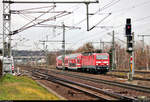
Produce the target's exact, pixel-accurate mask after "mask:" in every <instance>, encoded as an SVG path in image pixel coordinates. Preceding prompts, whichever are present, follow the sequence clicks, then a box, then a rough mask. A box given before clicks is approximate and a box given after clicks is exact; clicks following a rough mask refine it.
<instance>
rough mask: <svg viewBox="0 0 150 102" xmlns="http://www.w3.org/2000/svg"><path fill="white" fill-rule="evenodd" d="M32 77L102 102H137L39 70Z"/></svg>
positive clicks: (130, 98)
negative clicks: (76, 91) (109, 101)
mask: <svg viewBox="0 0 150 102" xmlns="http://www.w3.org/2000/svg"><path fill="white" fill-rule="evenodd" d="M32 75H33V76H34V77H38V78H40V79H44V80H48V81H52V82H54V83H58V84H61V85H63V86H67V87H70V88H73V89H76V90H79V91H82V92H84V93H85V94H88V95H90V96H93V97H96V98H98V99H100V100H105V101H106V100H128V101H130V100H136V99H135V98H133V97H127V96H123V95H121V94H118V93H114V92H109V91H107V90H104V89H100V88H97V87H94V86H91V85H87V84H83V83H80V82H74V81H71V80H68V79H64V78H59V77H56V76H53V75H50V74H48V73H47V72H42V71H40V70H37V69H36V70H33V71H32Z"/></svg>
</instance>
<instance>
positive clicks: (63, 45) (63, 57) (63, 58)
mask: <svg viewBox="0 0 150 102" xmlns="http://www.w3.org/2000/svg"><path fill="white" fill-rule="evenodd" d="M62 27H63V40H62V42H63V43H62V49H63V56H62V60H63V65H62V66H63V68H64V69H65V54H66V51H65V24H64V22H63V23H62Z"/></svg>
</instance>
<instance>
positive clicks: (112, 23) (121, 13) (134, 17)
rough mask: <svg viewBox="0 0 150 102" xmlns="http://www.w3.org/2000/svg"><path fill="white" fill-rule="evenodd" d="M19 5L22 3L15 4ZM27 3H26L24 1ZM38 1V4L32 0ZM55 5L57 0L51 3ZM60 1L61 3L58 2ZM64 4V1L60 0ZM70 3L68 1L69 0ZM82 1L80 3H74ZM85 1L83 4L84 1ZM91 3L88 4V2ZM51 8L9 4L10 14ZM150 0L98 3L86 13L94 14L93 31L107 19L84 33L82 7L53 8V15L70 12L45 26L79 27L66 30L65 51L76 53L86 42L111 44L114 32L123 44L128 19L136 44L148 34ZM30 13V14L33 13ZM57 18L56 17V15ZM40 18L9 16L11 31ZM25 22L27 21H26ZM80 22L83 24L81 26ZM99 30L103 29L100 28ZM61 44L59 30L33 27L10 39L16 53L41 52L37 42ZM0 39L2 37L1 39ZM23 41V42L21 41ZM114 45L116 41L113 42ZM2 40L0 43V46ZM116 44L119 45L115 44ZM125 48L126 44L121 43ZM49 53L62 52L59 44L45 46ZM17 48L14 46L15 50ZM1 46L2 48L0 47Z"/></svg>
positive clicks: (91, 18) (90, 24)
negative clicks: (57, 12)
mask: <svg viewBox="0 0 150 102" xmlns="http://www.w3.org/2000/svg"><path fill="white" fill-rule="evenodd" d="M15 1H21V0H15ZM26 1H27V0H26ZM28 1H31V0H28ZM32 1H37V0H32ZM51 1H58V0H51ZM60 1H61V0H60ZM63 1H67V0H63ZM69 1H70V0H69ZM74 1H82V0H74ZM83 1H86V0H83ZM87 1H90V0H87ZM91 1H92V0H91ZM2 5H3V4H2V0H1V2H0V33H2V25H3V21H2V14H3V11H2V10H3V7H2ZM45 6H53V4H11V10H23V9H30V8H37V7H45ZM48 9H50V8H44V9H38V10H34V11H48ZM149 10H150V0H99V3H94V4H90V5H89V13H95V12H97V11H98V12H97V13H96V14H95V15H92V16H91V17H90V18H89V27H90V28H91V27H93V26H94V25H95V24H97V23H98V22H100V21H101V20H102V19H104V18H105V17H107V16H108V14H109V13H111V15H110V16H108V17H107V18H106V19H105V20H103V21H102V22H101V23H100V24H98V25H97V27H95V28H94V29H92V30H91V31H86V28H87V26H86V23H87V22H86V6H85V4H56V7H55V9H54V10H52V11H68V12H72V13H71V14H68V15H66V16H64V17H61V18H56V20H51V21H49V22H46V23H45V24H51V25H52V24H53V25H59V26H61V25H62V22H64V24H65V25H66V26H75V27H81V29H80V30H79V29H71V30H69V29H68V28H66V32H65V34H66V42H67V43H68V44H66V49H77V48H78V47H80V46H82V45H83V44H84V43H86V42H91V41H92V42H97V41H100V40H102V41H107V42H109V41H111V40H112V37H111V36H110V35H108V33H112V31H113V30H114V31H115V37H117V38H119V39H121V40H123V41H126V37H125V34H124V27H125V23H126V18H131V22H132V31H133V32H134V33H135V40H136V41H140V40H141V38H139V37H137V35H139V34H150V33H149V30H150V12H149ZM32 11H33V10H32ZM55 14H56V13H55ZM55 14H54V13H48V14H45V15H44V16H42V17H41V18H40V19H47V18H49V17H52V16H54V15H55ZM39 15H40V14H33V13H32V14H22V15H21V14H20V15H19V14H12V20H11V23H12V24H11V29H12V31H14V30H17V29H19V28H21V27H22V26H24V25H25V24H26V23H28V22H29V20H27V19H29V18H31V19H33V17H37V16H39ZM25 18H26V19H25ZM81 21H82V22H81ZM101 26H106V27H105V28H101ZM46 36H48V40H62V28H56V29H54V28H53V27H44V28H43V27H42V28H41V27H32V28H29V29H27V30H24V31H22V32H20V33H18V34H16V35H14V36H13V37H12V39H13V40H12V46H14V48H13V49H18V50H23V49H24V50H40V49H42V48H43V46H42V44H41V43H40V42H39V40H46ZM1 37H2V36H1ZM21 39H23V40H22V41H20V40H21ZM149 39H150V37H146V38H145V42H146V44H149V42H150V40H149ZM116 41H118V40H117V39H116ZM1 42H2V39H0V43H1ZM118 42H119V41H118ZM120 43H121V44H122V46H125V43H122V42H120ZM47 44H48V50H49V51H51V50H58V49H61V43H50V42H48V43H47ZM15 45H17V46H15ZM94 45H95V47H96V48H99V44H94ZM1 46H2V44H1Z"/></svg>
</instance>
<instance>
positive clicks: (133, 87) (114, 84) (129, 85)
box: [51, 70, 150, 93]
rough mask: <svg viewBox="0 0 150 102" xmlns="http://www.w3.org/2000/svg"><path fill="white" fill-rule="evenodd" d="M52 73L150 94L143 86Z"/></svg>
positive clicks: (149, 90)
mask: <svg viewBox="0 0 150 102" xmlns="http://www.w3.org/2000/svg"><path fill="white" fill-rule="evenodd" d="M51 71H52V70H51ZM52 72H53V73H55V74H62V75H67V76H71V77H74V78H80V79H83V80H88V81H92V82H96V83H103V84H108V85H113V86H119V87H123V88H129V89H132V90H136V91H141V92H146V93H150V88H149V87H143V86H139V85H132V84H127V83H120V82H114V81H109V80H103V79H96V78H91V77H87V76H86V77H85V76H81V75H75V74H73V75H72V74H68V73H65V72H56V71H52Z"/></svg>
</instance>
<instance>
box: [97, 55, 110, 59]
mask: <svg viewBox="0 0 150 102" xmlns="http://www.w3.org/2000/svg"><path fill="white" fill-rule="evenodd" d="M96 59H108V56H107V55H96Z"/></svg>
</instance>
